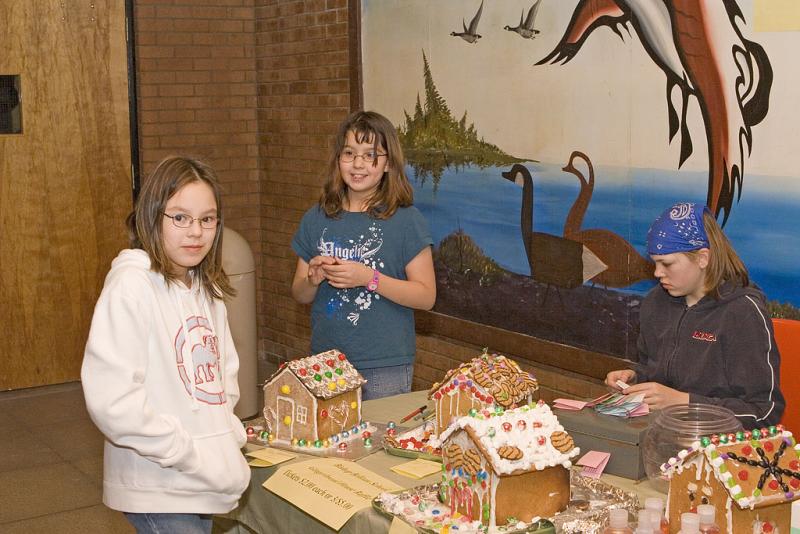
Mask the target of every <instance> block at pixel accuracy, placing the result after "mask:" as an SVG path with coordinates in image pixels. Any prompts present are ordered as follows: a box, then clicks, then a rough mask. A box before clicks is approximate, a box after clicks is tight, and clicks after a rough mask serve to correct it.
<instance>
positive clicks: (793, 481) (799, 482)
mask: <svg viewBox="0 0 800 534" xmlns="http://www.w3.org/2000/svg"><path fill="white" fill-rule="evenodd" d="M789 485H790V486H791V487H793V488H794V489H797V488H800V480H797V479H796V478H793V479H791V480H790V481H789Z"/></svg>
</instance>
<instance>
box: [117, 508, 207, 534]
mask: <svg viewBox="0 0 800 534" xmlns="http://www.w3.org/2000/svg"><path fill="white" fill-rule="evenodd" d="M125 517H126V518H127V519H128V521H130V523H131V524H132V525H133V526H134V527H136V533H137V534H211V523H212V520H211V514H129V513H128V512H125Z"/></svg>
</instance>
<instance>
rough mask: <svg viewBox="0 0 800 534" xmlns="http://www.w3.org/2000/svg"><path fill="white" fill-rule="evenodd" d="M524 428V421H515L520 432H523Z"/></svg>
mask: <svg viewBox="0 0 800 534" xmlns="http://www.w3.org/2000/svg"><path fill="white" fill-rule="evenodd" d="M526 426H527V425H526V423H525V421H523V420H522V419H520V420H519V421H517V428H519V429H520V430H525V427H526Z"/></svg>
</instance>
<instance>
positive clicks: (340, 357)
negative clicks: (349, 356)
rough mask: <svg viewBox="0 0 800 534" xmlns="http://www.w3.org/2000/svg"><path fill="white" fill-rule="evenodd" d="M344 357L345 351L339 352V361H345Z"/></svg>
mask: <svg viewBox="0 0 800 534" xmlns="http://www.w3.org/2000/svg"><path fill="white" fill-rule="evenodd" d="M344 358H345V355H344V354H343V353H342V354H339V361H342V362H343V361H344Z"/></svg>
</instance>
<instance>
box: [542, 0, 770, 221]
mask: <svg viewBox="0 0 800 534" xmlns="http://www.w3.org/2000/svg"><path fill="white" fill-rule="evenodd" d="M628 25H630V26H631V27H633V29H634V31H635V32H636V35H637V36H638V37H639V40H640V41H641V43H642V46H643V47H644V49H645V51H646V52H647V54H648V55H649V56H650V58H651V59H652V60H653V61H654V62H655V63H656V65H658V66H659V68H661V70H662V71H663V72H664V74H665V75H666V77H667V103H668V108H669V109H668V113H669V140H670V141H672V139H673V138H674V137H675V134H676V133H677V132H678V130H679V129H680V131H681V147H680V161H679V163H678V167H680V166H681V165H683V163H684V162H685V161H686V159H687V158H688V157H689V156H690V155H691V154H692V140H691V136H690V134H689V129H688V127H687V126H686V112H687V104H688V100H689V97H690V96H694V97H695V98H696V99H697V102H698V104H699V106H700V111H701V113H702V116H703V122H704V124H705V131H706V140H707V142H708V197H707V200H706V204H708V206H709V208H710V209H711V210H712V211H713V212H714V214H715V215H716V216H717V217H719V216H720V213H722V212H724V218H723V224H724V223H725V221H727V219H728V216H729V215H730V212H731V209H732V206H733V199H734V197H736V199H737V201H738V199H739V198H740V197H741V193H742V182H743V179H744V159H745V155H747V156H749V155H750V151H751V149H752V146H753V135H752V127H753V126H755V125H756V124H758V123H760V122H761V121H762V120H764V117H765V116H766V115H767V112H768V111H769V96H770V91H771V88H772V66H771V64H770V61H769V58H768V56H767V54H766V52H765V51H764V48H763V47H762V46H761V45H760V44H758V43H755V42H753V41H750V40H748V39H746V38H745V37H744V35H743V34H742V29H741V28H742V26H744V25H745V20H744V16H743V15H742V12H741V9H740V8H739V6H738V5H737V3H736V2H735V0H581V1H580V2H579V3H578V5H577V7H576V8H575V11H574V13H573V15H572V19H571V20H570V22H569V25H568V26H567V29H566V31H565V32H564V36H563V37H562V39H561V41H560V42H559V43H558V45H557V46H556V47H555V49H554V50H553V51H552V52H551V53H550V54H549V55H547V56H546V57H545V58H544V59H542V60H541V61H539V62H538V63H537V65H542V64H545V63H562V64H563V63H567V62H569V61H570V60H571V59H572V58H573V57H575V55H576V54H577V53H578V51H579V50H580V49H581V47H582V46H583V45H584V43H585V42H586V39H587V38H588V37H589V35H590V34H591V33H592V32H593V31H594V30H596V29H597V28H600V27H604V26H605V27H608V28H610V29H611V30H612V31H613V32H614V33H616V34H617V35H618V36H620V38H623V34H622V32H621V29H625V30H626V31H627V32H628V33H629V34H630V31H629V30H628ZM675 87H678V88H679V90H680V92H681V97H682V98H681V102H682V106H681V112H680V117H679V116H678V113H677V111H676V110H675V108H674V107H673V104H672V99H671V98H670V96H671V94H672V92H673V90H674V89H675Z"/></svg>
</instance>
